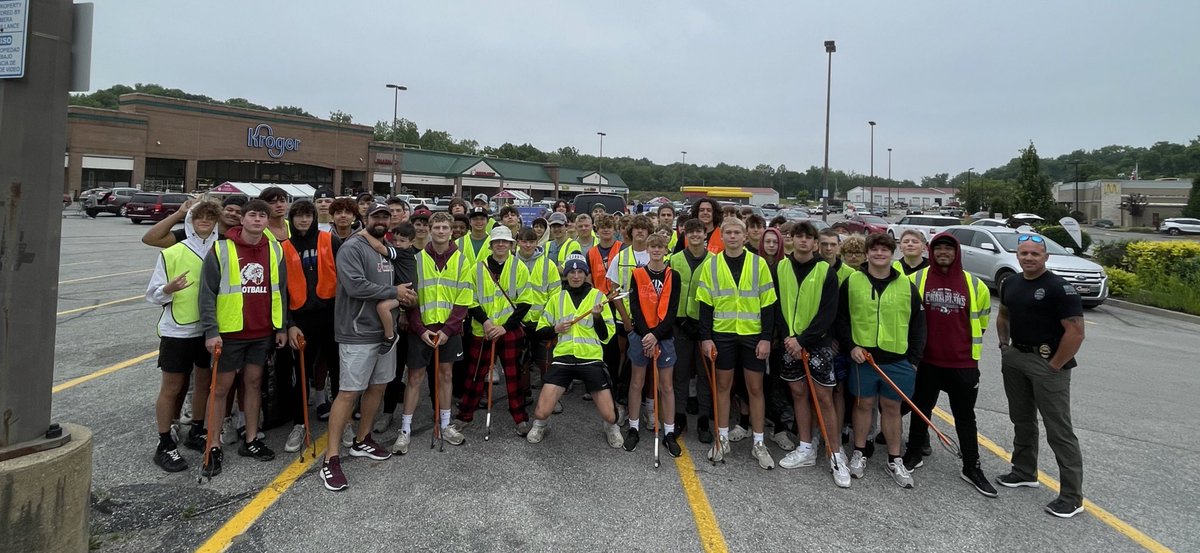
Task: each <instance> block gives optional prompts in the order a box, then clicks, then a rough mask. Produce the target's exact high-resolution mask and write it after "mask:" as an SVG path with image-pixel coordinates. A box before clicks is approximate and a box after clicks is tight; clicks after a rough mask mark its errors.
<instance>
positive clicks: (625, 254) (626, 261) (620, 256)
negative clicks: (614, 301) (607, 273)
mask: <svg viewBox="0 0 1200 553" xmlns="http://www.w3.org/2000/svg"><path fill="white" fill-rule="evenodd" d="M616 263H617V286H619V287H620V288H621V291H623V292H630V293H631V294H636V293H637V290H634V289H633V288H632V286H633V270H634V269H636V268H638V267H640V265H638V262H637V256H636V255H634V254H633V243H632V242H631V243H629V245H628V247H626V248H625V249H623V250H621V251H619V252H617V259H616ZM621 305H624V306H625V312H626V313H629V297H628V296H626V297H625V298H624V299H622V300H621ZM629 318H630V319H633V313H629ZM627 330H632V329H627Z"/></svg>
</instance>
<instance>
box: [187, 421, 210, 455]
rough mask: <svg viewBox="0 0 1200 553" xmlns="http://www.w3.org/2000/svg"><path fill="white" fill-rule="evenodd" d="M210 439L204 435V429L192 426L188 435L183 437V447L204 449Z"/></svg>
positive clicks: (197, 449) (196, 449) (201, 450)
mask: <svg viewBox="0 0 1200 553" xmlns="http://www.w3.org/2000/svg"><path fill="white" fill-rule="evenodd" d="M207 441H208V437H207V436H205V435H204V430H203V429H199V428H197V427H195V426H192V429H191V430H189V431H188V434H187V437H186V438H184V439H183V447H186V448H188V449H191V450H194V451H200V452H203V451H204V444H205V442H207Z"/></svg>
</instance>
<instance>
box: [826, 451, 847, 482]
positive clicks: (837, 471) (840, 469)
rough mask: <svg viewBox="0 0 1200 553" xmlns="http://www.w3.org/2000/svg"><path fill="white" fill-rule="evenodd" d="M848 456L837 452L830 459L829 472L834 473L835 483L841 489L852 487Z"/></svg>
mask: <svg viewBox="0 0 1200 553" xmlns="http://www.w3.org/2000/svg"><path fill="white" fill-rule="evenodd" d="M846 463H847V461H846V454H845V453H842V452H840V451H839V452H837V453H834V454H833V457H832V458H830V459H829V470H830V471H832V472H833V483H834V484H837V486H838V487H839V488H849V487H850V469H849V468H847V466H846Z"/></svg>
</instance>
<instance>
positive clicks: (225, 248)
mask: <svg viewBox="0 0 1200 553" xmlns="http://www.w3.org/2000/svg"><path fill="white" fill-rule="evenodd" d="M267 244H268V246H269V248H268V249H269V250H270V252H271V266H270V267H269V268H268V269H267V271H268V272H269V273H271V325H272V326H274V327H275V328H276V329H280V328H283V297H282V296H281V295H280V293H279V260H280V259H282V258H283V251H282V248H280V247H279V242H274V241H271V240H267ZM213 248H214V249H213V254H214V255H216V256H217V264H218V265H220V267H221V286H220V288H218V289H217V331H218V332H220V333H221V334H228V333H230V332H238V331H240V330H242V325H243V321H242V306H243V298H242V267H241V265H240V264H239V263H238V255H237V246H236V245H234V243H233V241H232V240H228V239H226V240H218V241H217V242H216V244H213Z"/></svg>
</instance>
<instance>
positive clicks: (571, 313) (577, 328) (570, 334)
mask: <svg viewBox="0 0 1200 553" xmlns="http://www.w3.org/2000/svg"><path fill="white" fill-rule="evenodd" d="M570 296H571V293H570V292H569V291H567V290H559V292H558V294H557V295H556V297H553V298H550V301H548V302H547V305H546V316H545V317H544V318H542V321H541V322H540V323H538V328H546V327H552V326H554V325H556V324H558V323H560V322H568V321H572V320H574V319H575V318H576V317H578V316H580V315H583V314H585V313H588V314H589V315H588V316H587V317H584V318H583V319H582V320H580V321H579V322H577V323H575V324H573V325H571V328H570V329H568V330H567V331H566V332H564V333H562V334H559V335H558V345H556V346H554V356H555V357H562V356H566V355H571V356H574V357H577V358H579V359H585V360H589V361H602V360H603V359H604V343H605V342H607V341H608V340H611V339H612V336H613V334H615V333H616V331H617V326H616V324H615V323H614V322H613V318H612V310H610V309H601V310H600V313H601V316H602V317H603V318H604V326H605V327H606V328H607V329H608V339H607V340H601V339H600V335H599V334H597V333H596V329H595V327H594V323H595V321H593V320H592V317H591V315H590V313H591V311H592V308H593V307H595V306H597V305H600V304H601V303H602V302H603V301H604V294H601V293H600V292H599V291H597V290H596V289H595V288H592V289H591V290H589V291H588V295H587V296H585V297H584V298H583V301H581V302H579V306H575V305H572V303H571V298H570Z"/></svg>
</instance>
